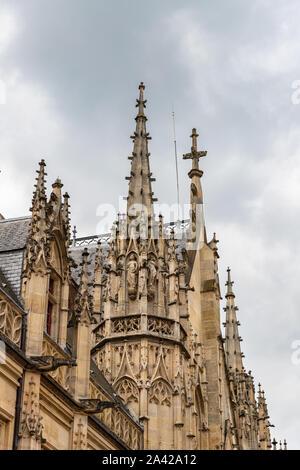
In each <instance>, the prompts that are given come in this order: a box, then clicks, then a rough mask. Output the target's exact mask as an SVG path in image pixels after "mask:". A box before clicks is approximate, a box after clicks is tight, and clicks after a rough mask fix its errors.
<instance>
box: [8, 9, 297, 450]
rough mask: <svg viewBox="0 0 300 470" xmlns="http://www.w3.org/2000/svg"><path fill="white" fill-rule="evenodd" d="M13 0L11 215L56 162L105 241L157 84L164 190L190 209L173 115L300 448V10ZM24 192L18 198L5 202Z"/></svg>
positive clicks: (86, 229) (77, 212) (154, 124)
mask: <svg viewBox="0 0 300 470" xmlns="http://www.w3.org/2000/svg"><path fill="white" fill-rule="evenodd" d="M2 3H3V5H4V6H5V5H7V7H8V8H11V9H12V11H13V12H14V14H15V15H16V18H17V26H18V34H17V36H16V38H15V40H14V41H13V42H12V43H11V45H10V46H9V48H8V49H7V51H5V53H3V54H2V55H1V56H0V73H5V75H7V76H14V73H15V72H16V71H17V72H18V73H17V78H15V82H16V85H11V87H12V93H14V91H15V94H14V96H11V97H10V99H9V100H8V103H7V105H6V106H4V107H3V106H1V107H0V133H1V136H0V150H1V154H2V155H5V156H9V161H8V157H6V158H3V160H2V159H1V166H3V170H4V171H3V173H2V174H1V175H0V177H1V187H0V191H1V204H2V205H3V207H1V208H0V212H4V213H5V215H6V216H10V215H23V213H25V212H27V211H28V208H29V206H30V201H31V192H32V189H33V182H34V180H33V178H34V176H35V173H34V170H35V168H36V166H37V162H38V160H39V159H40V158H41V157H45V158H46V160H47V164H48V166H47V170H48V187H50V184H51V182H52V181H54V179H55V178H56V177H57V176H58V175H59V176H60V177H61V178H62V180H63V182H64V184H65V189H67V190H68V192H69V193H70V195H71V200H70V203H71V210H72V221H73V223H76V225H77V227H78V230H79V233H80V235H87V234H91V233H94V232H95V231H96V227H97V223H98V218H97V217H96V209H97V206H98V204H100V203H113V204H114V205H117V202H118V197H119V195H120V194H121V195H125V194H126V190H127V183H126V182H125V181H124V179H123V178H124V176H126V175H127V174H128V171H129V162H128V161H127V155H129V154H130V152H131V151H132V145H131V141H130V139H129V136H130V135H131V133H132V131H133V129H134V124H135V122H134V116H135V112H136V111H135V107H134V105H135V98H136V96H137V85H138V83H139V81H141V80H143V81H144V82H145V83H146V86H147V88H146V98H147V99H148V106H147V115H148V118H149V122H148V126H149V130H150V133H151V135H152V137H153V140H152V141H151V142H150V151H151V167H152V171H153V173H154V176H156V177H157V183H156V184H155V185H154V191H155V194H156V196H158V197H159V200H160V201H161V202H167V203H173V202H174V201H175V199H176V185H175V169H174V150H173V142H172V140H173V135H172V121H171V111H172V105H174V107H175V112H176V127H177V141H178V151H179V155H181V154H182V153H184V152H186V151H187V150H188V149H189V147H190V145H191V143H190V138H189V135H190V132H191V128H192V127H195V126H196V127H197V128H198V131H199V134H200V139H199V140H200V142H199V145H201V147H202V148H203V149H206V150H208V155H207V157H206V158H205V159H203V161H201V165H202V168H203V169H204V176H203V179H202V183H203V188H204V195H205V218H206V222H207V228H208V233H209V235H211V234H212V232H214V231H217V235H218V238H219V239H220V254H221V258H220V275H221V281H222V285H224V272H225V268H226V266H227V264H230V265H231V266H232V268H233V276H234V278H235V280H236V284H235V287H236V293H237V302H238V305H239V307H240V320H241V323H242V327H241V330H242V331H241V332H242V336H243V338H244V343H243V346H244V350H245V353H246V364H247V367H248V368H249V369H252V370H253V372H254V374H255V377H256V378H257V379H258V380H261V381H262V382H263V384H264V387H265V389H266V392H267V398H268V403H269V407H270V414H271V418H272V420H273V422H274V424H276V426H277V429H276V431H275V435H276V437H278V438H279V437H282V438H284V437H286V438H287V439H288V441H289V444H290V447H293V448H297V447H298V448H299V444H300V443H299V437H298V436H299V424H298V421H299V420H298V416H297V415H298V414H299V412H298V411H297V410H298V403H297V396H298V395H299V389H300V385H299V384H300V365H299V366H295V365H292V364H291V343H292V341H293V340H294V339H299V338H300V331H299V321H298V282H299V268H298V266H299V261H300V257H299V248H298V245H299V241H298V240H299V216H298V214H299V204H298V203H297V200H300V199H299V198H300V191H299V188H300V185H298V184H297V181H298V175H299V177H300V173H299V171H300V163H299V159H298V158H297V155H298V153H299V150H300V137H299V136H298V120H299V112H300V106H293V105H292V104H291V93H292V89H291V84H292V82H293V81H294V80H296V79H299V78H300V77H299V73H300V71H299V67H298V65H297V64H298V57H299V46H298V44H299V40H300V37H299V28H298V24H297V19H298V18H299V13H300V6H299V2H297V1H296V0H294V1H290V2H289V3H288V4H287V2H283V1H281V0H272V1H267V0H265V1H263V0H256V1H254V2H251V3H249V2H248V3H246V2H241V1H238V0H230V1H227V2H224V0H218V1H215V2H213V3H212V2H201V3H200V2H199V1H198V0H190V1H189V2H188V5H184V4H183V3H182V2H181V1H179V0H164V1H163V2H161V1H158V0H152V1H151V2H141V1H137V0H126V1H125V0H119V1H116V0H115V1H111V2H104V1H99V0H89V2H85V1H84V0H64V1H63V2H62V1H61V0H52V1H51V2H50V1H46V0H42V1H41V0H26V2H19V1H16V0H10V1H9V2H8V1H6V2H2ZM12 81H13V80H12ZM13 83H14V82H13ZM24 106H26V112H25V111H24ZM18 107H19V109H18ZM179 170H180V190H181V200H182V202H187V201H188V198H189V186H188V185H189V181H188V177H187V172H188V170H189V163H187V162H183V161H182V160H180V162H179ZM13 174H15V175H16V177H15V178H13V176H11V180H8V175H13ZM5 178H7V179H5ZM12 185H16V186H17V188H18V192H17V194H18V197H17V198H16V199H15V200H14V201H13V202H11V198H7V197H5V195H7V194H12V195H13V194H14V192H13V190H12V189H11V188H12ZM297 188H298V189H297ZM2 190H3V191H5V195H4V194H3V193H2ZM9 191H10V192H9ZM12 197H13V196H12ZM8 199H10V201H9V200H8ZM297 204H298V205H297ZM6 212H9V213H6ZM287 392H288V393H287ZM285 397H287V398H285Z"/></svg>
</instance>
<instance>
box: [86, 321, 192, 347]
mask: <svg viewBox="0 0 300 470" xmlns="http://www.w3.org/2000/svg"><path fill="white" fill-rule="evenodd" d="M109 321H110V322H111V335H110V336H115V335H117V336H122V335H128V334H129V335H130V334H134V333H145V334H147V333H148V334H154V335H163V336H175V334H176V332H175V323H176V322H175V321H174V320H171V319H170V318H164V317H158V316H156V315H147V316H145V320H144V321H143V320H142V315H137V314H136V315H127V316H121V317H115V318H112V319H111V320H109ZM94 333H95V336H96V341H95V342H96V344H98V343H100V342H101V341H102V340H103V339H105V337H106V334H105V321H102V322H101V323H100V324H99V326H98V327H97V328H96V329H95V330H94ZM182 334H183V333H182Z"/></svg>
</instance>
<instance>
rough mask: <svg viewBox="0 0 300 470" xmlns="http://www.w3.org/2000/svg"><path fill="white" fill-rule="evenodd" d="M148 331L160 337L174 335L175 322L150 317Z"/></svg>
mask: <svg viewBox="0 0 300 470" xmlns="http://www.w3.org/2000/svg"><path fill="white" fill-rule="evenodd" d="M147 320H148V331H150V332H151V333H157V334H160V335H167V336H173V335H174V321H173V320H169V319H167V318H158V317H155V316H148V319H147Z"/></svg>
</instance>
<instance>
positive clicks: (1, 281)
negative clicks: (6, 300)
mask: <svg viewBox="0 0 300 470" xmlns="http://www.w3.org/2000/svg"><path fill="white" fill-rule="evenodd" d="M0 289H1V290H2V292H4V294H5V295H7V296H8V297H10V299H11V300H12V301H13V302H14V303H15V304H17V306H18V307H19V308H21V309H23V305H22V302H21V301H20V299H19V298H18V296H17V295H16V294H15V292H14V290H13V288H12V286H11V285H10V283H9V281H8V280H7V279H6V277H5V276H4V274H3V272H2V271H1V269H0Z"/></svg>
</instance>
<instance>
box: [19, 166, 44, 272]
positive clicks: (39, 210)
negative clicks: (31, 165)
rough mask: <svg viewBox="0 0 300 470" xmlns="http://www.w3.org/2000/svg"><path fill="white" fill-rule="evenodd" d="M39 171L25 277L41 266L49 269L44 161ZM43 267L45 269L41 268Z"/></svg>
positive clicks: (32, 208)
mask: <svg viewBox="0 0 300 470" xmlns="http://www.w3.org/2000/svg"><path fill="white" fill-rule="evenodd" d="M39 166H40V168H39V170H37V174H38V177H37V178H36V182H37V183H36V184H35V190H34V193H33V198H32V206H31V208H30V211H31V212H32V217H31V221H30V231H29V236H28V242H27V249H26V256H25V258H26V261H25V270H24V273H23V275H26V274H27V275H30V272H31V271H32V270H33V269H34V268H35V267H36V266H37V265H38V264H39V269H45V268H47V264H48V252H49V240H48V238H49V237H48V228H49V227H48V217H47V197H46V188H45V176H46V173H45V166H46V163H45V161H44V160H41V161H40V163H39ZM41 265H43V268H41Z"/></svg>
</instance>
